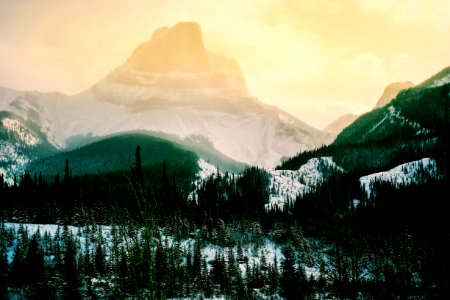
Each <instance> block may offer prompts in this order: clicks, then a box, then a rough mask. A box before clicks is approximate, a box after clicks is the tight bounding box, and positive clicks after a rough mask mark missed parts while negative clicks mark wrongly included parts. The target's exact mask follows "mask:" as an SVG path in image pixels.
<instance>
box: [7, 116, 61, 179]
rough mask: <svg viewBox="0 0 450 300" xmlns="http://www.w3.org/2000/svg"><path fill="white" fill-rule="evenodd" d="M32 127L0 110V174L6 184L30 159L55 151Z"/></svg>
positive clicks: (22, 170)
mask: <svg viewBox="0 0 450 300" xmlns="http://www.w3.org/2000/svg"><path fill="white" fill-rule="evenodd" d="M33 127H34V126H33V124H30V123H28V124H27V122H25V121H24V120H23V119H21V118H20V117H19V116H17V115H15V114H12V113H7V112H0V174H3V177H4V180H5V181H6V182H7V183H8V184H13V182H14V176H20V175H22V174H23V172H24V171H25V167H26V165H27V164H28V163H29V162H30V161H32V160H34V159H37V158H39V157H41V156H42V155H47V154H53V153H55V151H56V150H55V149H54V148H53V147H52V146H51V145H49V144H48V142H47V140H46V139H45V136H44V135H43V134H42V133H41V132H39V131H36V130H35V128H33Z"/></svg>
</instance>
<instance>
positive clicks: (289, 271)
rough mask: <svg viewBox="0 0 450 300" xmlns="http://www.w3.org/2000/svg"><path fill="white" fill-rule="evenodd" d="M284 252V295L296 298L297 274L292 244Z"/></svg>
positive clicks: (282, 279)
mask: <svg viewBox="0 0 450 300" xmlns="http://www.w3.org/2000/svg"><path fill="white" fill-rule="evenodd" d="M283 254H284V261H283V264H282V274H281V288H282V296H284V297H286V298H287V299H296V287H297V282H296V276H295V257H294V252H293V250H292V246H291V245H288V246H286V247H285V249H284V253H283Z"/></svg>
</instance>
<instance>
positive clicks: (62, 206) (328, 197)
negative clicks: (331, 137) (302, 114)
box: [0, 144, 450, 299]
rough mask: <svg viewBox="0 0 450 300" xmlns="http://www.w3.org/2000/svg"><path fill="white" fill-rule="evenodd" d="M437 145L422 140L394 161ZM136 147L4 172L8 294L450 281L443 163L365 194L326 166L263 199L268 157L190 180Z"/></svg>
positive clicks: (182, 292)
mask: <svg viewBox="0 0 450 300" xmlns="http://www.w3.org/2000/svg"><path fill="white" fill-rule="evenodd" d="M421 145H423V144H421ZM386 147H388V146H386V145H385V144H380V145H379V147H378V148H377V147H367V148H366V151H369V150H368V149H369V148H370V149H372V150H370V151H371V153H370V154H368V153H366V152H365V150H364V149H363V148H359V152H358V151H356V152H353V154H354V155H358V156H359V157H364V155H365V156H366V157H367V156H368V155H373V152H374V151H375V152H376V151H378V152H379V153H380V156H379V157H380V159H381V158H382V157H383V156H382V155H381V153H384V151H383V149H385V148H386ZM377 149H378V150H377ZM390 149H394V150H393V151H392V153H394V154H395V153H397V152H396V151H397V150H396V149H397V148H395V147H391V148H390ZM434 149H436V148H435V146H433V145H428V144H425V145H423V146H422V147H416V150H415V151H414V152H411V151H410V152H409V153H411V154H410V157H408V158H403V159H410V158H413V157H416V156H422V155H423V154H424V153H431V152H433V151H434ZM403 150H404V149H403ZM317 151H318V152H324V153H333V154H335V155H336V157H337V158H336V160H337V161H339V162H341V163H342V162H344V163H343V165H345V166H346V168H348V166H349V164H350V162H352V161H353V162H355V160H351V159H349V157H350V153H351V151H349V150H348V147H340V148H323V149H319V150H317ZM338 152H339V153H343V154H342V155H341V156H339V155H337V154H336V153H338ZM140 153H141V147H140V146H137V147H136V151H135V153H134V157H135V158H134V161H133V162H132V164H131V165H130V166H129V168H127V169H125V170H123V171H120V172H111V173H99V174H85V175H75V176H74V175H72V172H71V165H70V161H68V160H66V162H65V166H61V169H63V170H64V172H62V175H61V176H60V175H59V174H57V175H56V176H54V177H49V176H44V175H43V174H42V173H33V174H30V173H28V172H26V173H24V174H23V175H22V176H21V177H20V178H15V180H14V183H13V184H11V185H9V184H7V183H6V182H5V181H4V180H3V177H0V199H1V200H0V209H1V212H2V213H1V222H2V223H1V224H2V226H1V228H0V278H1V280H0V295H2V296H3V298H6V299H7V298H9V297H19V298H20V297H22V298H26V299H110V298H143V299H168V298H214V297H219V298H225V299H271V298H273V299H280V298H285V299H302V298H303V299H317V298H345V299H389V298H401V297H413V298H417V299H429V298H441V299H442V298H445V296H446V295H448V294H449V292H450V291H449V286H450V285H449V284H450V261H449V256H448V253H450V234H449V233H450V224H449V222H448V219H447V218H446V207H447V206H446V202H445V200H446V199H445V195H447V194H448V176H447V173H446V172H445V164H442V163H441V166H442V167H441V170H442V171H441V172H442V174H443V175H442V176H440V177H438V178H427V180H425V179H424V180H420V181H419V182H417V183H413V184H410V185H398V184H393V183H389V182H381V181H380V182H376V183H375V185H374V187H373V188H374V189H376V194H375V195H373V196H372V197H367V196H366V195H364V193H363V192H362V191H361V188H360V185H359V182H358V178H359V176H360V175H361V173H362V172H363V171H361V168H359V167H354V168H353V169H351V168H348V170H349V171H348V172H339V171H336V170H334V171H333V170H331V171H329V172H330V174H328V176H327V178H328V179H327V180H326V181H324V182H322V183H321V184H320V185H318V186H317V187H316V188H315V189H314V190H311V191H310V192H309V193H306V194H304V195H299V196H298V197H297V199H293V200H292V201H290V202H289V203H287V204H286V205H284V207H283V209H277V208H273V209H269V210H268V209H266V207H265V204H267V203H268V201H269V195H270V194H271V193H276V191H275V190H274V188H273V187H271V186H270V174H269V173H268V172H267V171H266V170H264V169H260V168H257V167H247V168H246V169H245V170H244V172H242V173H241V174H232V173H227V172H225V173H222V172H219V170H217V173H216V174H212V175H211V176H209V177H207V178H204V179H202V180H200V181H199V182H198V184H197V185H196V186H194V185H193V182H194V180H195V176H196V175H195V173H196V169H195V168H193V167H192V165H191V164H189V163H187V162H186V163H184V164H182V163H179V162H177V163H172V162H171V161H166V160H164V161H163V162H162V163H156V164H153V165H147V166H145V167H144V166H143V165H142V161H141V154H140ZM398 153H400V150H398ZM315 154H317V153H315ZM322 154H323V153H322ZM303 155H305V156H308V155H311V154H308V153H305V154H303ZM422 157H423V156H422ZM295 159H296V160H302V159H305V158H301V157H298V158H295ZM345 161H347V162H349V163H347V164H345ZM375 161H376V160H375ZM294 162H295V160H291V161H290V162H286V163H285V164H288V163H290V164H293V163H294ZM389 163H392V162H389ZM389 163H387V162H386V161H383V162H382V163H380V164H383V165H388V164H389ZM285 167H286V166H285ZM376 169H377V166H376V165H375V166H373V167H370V170H372V171H373V170H376ZM421 176H422V175H421ZM421 176H419V177H421ZM422 177H424V178H425V175H423V176H422ZM422 177H421V178H422ZM194 190H195V193H192V192H193V191H194ZM189 195H191V196H190V197H189ZM355 199H359V200H358V201H354V200H355ZM27 224H28V225H27ZM32 224H42V225H32ZM44 224H52V225H44Z"/></svg>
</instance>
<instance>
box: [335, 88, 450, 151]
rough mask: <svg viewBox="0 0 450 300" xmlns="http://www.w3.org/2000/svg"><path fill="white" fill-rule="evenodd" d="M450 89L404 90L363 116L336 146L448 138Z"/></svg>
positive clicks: (336, 141)
mask: <svg viewBox="0 0 450 300" xmlns="http://www.w3.org/2000/svg"><path fill="white" fill-rule="evenodd" d="M449 88H450V84H446V85H443V86H439V87H430V88H424V87H422V86H418V87H414V88H410V89H407V90H404V91H402V92H401V93H399V94H398V96H397V97H396V98H395V99H394V100H392V101H391V102H390V103H389V104H387V105H385V106H383V107H380V108H378V109H374V110H372V111H370V112H368V113H366V114H364V115H362V116H361V117H359V118H358V119H357V120H356V121H354V122H353V123H352V124H351V125H349V126H348V127H347V128H345V129H344V130H343V131H342V132H341V133H340V134H339V135H338V137H337V138H336V140H335V141H334V144H336V145H343V144H362V143H366V142H378V141H382V140H384V141H387V140H390V141H391V142H395V141H401V140H403V141H404V140H409V139H417V138H424V139H427V138H434V137H440V136H442V135H445V130H443V128H445V126H446V125H445V124H446V122H448V120H447V119H446V114H445V107H446V105H447V104H446V103H447V101H448V97H449V96H448V95H449Z"/></svg>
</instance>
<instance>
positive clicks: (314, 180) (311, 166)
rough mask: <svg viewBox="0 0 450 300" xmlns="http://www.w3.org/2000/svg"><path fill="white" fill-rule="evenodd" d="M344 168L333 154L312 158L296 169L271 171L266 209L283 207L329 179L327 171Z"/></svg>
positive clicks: (341, 170)
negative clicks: (336, 162) (337, 163)
mask: <svg viewBox="0 0 450 300" xmlns="http://www.w3.org/2000/svg"><path fill="white" fill-rule="evenodd" d="M333 169H334V170H338V171H340V172H343V171H344V170H343V169H342V168H341V167H339V166H338V165H336V164H335V163H334V161H333V158H332V157H331V156H326V157H317V158H311V159H310V160H308V161H307V162H306V164H304V165H302V166H300V168H299V169H298V170H296V171H290V170H273V171H270V172H269V173H270V175H271V178H270V198H269V203H268V204H266V209H273V208H278V209H283V207H284V204H286V203H289V202H293V201H295V200H296V198H297V196H302V195H304V194H306V193H308V192H310V191H311V190H312V189H313V188H315V187H317V186H318V185H319V184H321V183H322V182H324V181H325V180H326V179H327V176H326V174H325V173H326V172H328V171H330V170H333Z"/></svg>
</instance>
